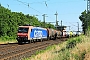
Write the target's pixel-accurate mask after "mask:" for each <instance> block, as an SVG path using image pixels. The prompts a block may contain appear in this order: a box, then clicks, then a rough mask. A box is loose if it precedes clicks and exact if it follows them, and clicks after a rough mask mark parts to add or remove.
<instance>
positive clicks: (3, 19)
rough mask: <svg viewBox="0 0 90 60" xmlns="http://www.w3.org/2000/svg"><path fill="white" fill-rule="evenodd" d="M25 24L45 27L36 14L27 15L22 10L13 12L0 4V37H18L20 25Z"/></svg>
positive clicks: (47, 25) (46, 25) (52, 26)
mask: <svg viewBox="0 0 90 60" xmlns="http://www.w3.org/2000/svg"><path fill="white" fill-rule="evenodd" d="M25 24H31V25H33V26H41V27H44V24H43V22H40V21H38V18H36V17H35V16H30V15H29V14H27V15H25V14H23V13H22V12H12V11H11V10H9V9H7V8H4V7H3V6H1V5H0V37H2V36H9V37H12V36H13V37H16V34H17V30H18V26H20V25H25ZM45 27H46V28H47V27H51V28H54V25H52V24H47V23H45Z"/></svg>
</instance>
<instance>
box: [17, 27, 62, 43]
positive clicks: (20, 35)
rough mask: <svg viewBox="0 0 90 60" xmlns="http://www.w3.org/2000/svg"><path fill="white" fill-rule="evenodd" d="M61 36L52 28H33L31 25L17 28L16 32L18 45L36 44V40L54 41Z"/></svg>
mask: <svg viewBox="0 0 90 60" xmlns="http://www.w3.org/2000/svg"><path fill="white" fill-rule="evenodd" d="M60 36H61V32H60V31H58V30H55V29H52V28H42V27H35V26H31V25H24V26H19V28H18V32H17V38H16V39H17V41H18V43H25V42H28V43H30V42H36V41H37V40H39V41H43V40H51V39H53V40H56V38H58V37H60Z"/></svg>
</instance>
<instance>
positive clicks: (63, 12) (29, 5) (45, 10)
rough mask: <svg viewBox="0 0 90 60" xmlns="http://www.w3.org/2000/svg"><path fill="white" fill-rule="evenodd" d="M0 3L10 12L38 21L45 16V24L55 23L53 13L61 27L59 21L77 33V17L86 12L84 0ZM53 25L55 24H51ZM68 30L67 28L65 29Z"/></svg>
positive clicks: (22, 0)
mask: <svg viewBox="0 0 90 60" xmlns="http://www.w3.org/2000/svg"><path fill="white" fill-rule="evenodd" d="M0 3H1V5H2V6H4V7H5V8H8V9H10V10H11V11H12V12H22V13H24V14H29V15H32V16H33V15H34V16H36V15H38V16H36V17H37V18H38V19H39V20H40V21H43V16H42V15H43V14H46V17H45V21H46V22H56V16H55V13H56V12H57V13H58V15H57V20H58V21H59V22H58V24H59V25H61V20H62V23H63V25H64V26H70V30H72V31H77V30H78V27H77V26H78V23H77V22H79V28H80V30H82V29H81V28H82V27H81V24H82V23H81V21H80V20H79V16H80V15H81V13H82V12H83V11H85V10H86V5H87V4H86V1H84V0H0ZM51 24H54V25H55V23H51ZM66 30H69V27H67V28H66Z"/></svg>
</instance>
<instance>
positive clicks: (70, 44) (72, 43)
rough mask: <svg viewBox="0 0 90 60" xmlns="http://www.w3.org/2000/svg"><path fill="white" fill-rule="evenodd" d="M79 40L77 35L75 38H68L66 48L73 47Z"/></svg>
mask: <svg viewBox="0 0 90 60" xmlns="http://www.w3.org/2000/svg"><path fill="white" fill-rule="evenodd" d="M79 42H81V38H80V37H77V38H75V39H74V38H72V39H70V40H68V41H67V44H66V48H67V49H69V48H73V47H75V46H76V44H77V43H79Z"/></svg>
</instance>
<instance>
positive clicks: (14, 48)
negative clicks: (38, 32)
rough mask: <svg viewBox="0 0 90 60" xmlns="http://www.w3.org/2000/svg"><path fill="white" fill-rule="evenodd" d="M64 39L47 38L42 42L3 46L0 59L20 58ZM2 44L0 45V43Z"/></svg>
mask: <svg viewBox="0 0 90 60" xmlns="http://www.w3.org/2000/svg"><path fill="white" fill-rule="evenodd" d="M65 40H66V39H57V40H49V41H44V42H36V43H31V44H24V45H18V44H16V45H12V44H10V45H11V47H10V45H9V46H8V45H7V47H6V46H3V47H2V48H1V49H0V60H21V59H22V58H26V57H29V56H31V55H32V54H34V53H35V51H36V50H41V49H45V48H46V47H47V46H49V45H53V44H58V43H61V42H63V41H65ZM0 46H2V45H0Z"/></svg>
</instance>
